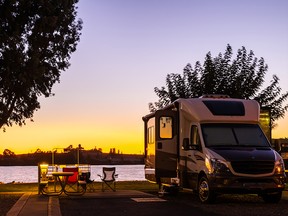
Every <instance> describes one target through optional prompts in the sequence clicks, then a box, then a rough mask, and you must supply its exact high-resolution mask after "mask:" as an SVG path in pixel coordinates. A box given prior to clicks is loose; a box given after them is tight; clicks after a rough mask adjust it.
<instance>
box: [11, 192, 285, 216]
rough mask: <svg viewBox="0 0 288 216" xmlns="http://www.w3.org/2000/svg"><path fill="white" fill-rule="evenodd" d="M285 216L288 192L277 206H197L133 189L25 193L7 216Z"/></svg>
mask: <svg viewBox="0 0 288 216" xmlns="http://www.w3.org/2000/svg"><path fill="white" fill-rule="evenodd" d="M173 214H176V215H181V216H186V215H190V216H191V215H193V216H197V215H230V216H231V215H237V216H241V215H245V216H247V215H253V216H256V215H261V216H263V215H267V216H272V215H275V216H278V215H279V216H280V215H288V191H285V192H284V194H283V198H282V200H281V201H280V202H279V203H278V204H266V203H264V202H263V201H262V199H260V198H259V197H257V196H255V195H242V196H239V195H238V196H237V195H235V196H233V195H227V196H225V195H224V196H221V197H219V199H217V202H216V204H213V205H205V204H201V203H200V202H199V200H198V198H197V197H196V196H193V195H192V194H190V193H180V194H179V195H178V196H165V197H163V198H159V197H158V196H156V195H155V194H154V195H153V194H149V193H144V192H140V191H135V190H119V191H116V192H112V191H105V192H101V191H97V192H95V193H86V194H84V195H83V196H76V197H68V196H66V195H61V196H60V197H57V196H56V197H52V196H50V197H47V196H43V195H38V194H36V193H25V194H24V195H23V196H22V197H21V198H20V199H19V200H18V201H17V203H16V204H15V205H14V207H13V208H12V209H11V210H10V211H9V212H8V214H7V216H28V215H29V216H30V215H33V216H47V215H48V216H51V215H52V216H61V215H62V216H66V215H67V216H68V215H69V216H74V215H77V216H79V215H97V216H101V215H103V216H104V215H105V216H114V215H115V216H116V215H117V216H122V215H123V216H124V215H125V216H129V215H133V216H134V215H137V216H142V215H173Z"/></svg>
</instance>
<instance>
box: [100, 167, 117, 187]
mask: <svg viewBox="0 0 288 216" xmlns="http://www.w3.org/2000/svg"><path fill="white" fill-rule="evenodd" d="M102 171H103V175H99V174H98V176H99V177H100V179H101V181H102V191H105V185H106V186H107V187H108V188H110V189H111V190H113V191H116V178H117V177H118V174H115V171H116V168H115V167H103V170H102Z"/></svg>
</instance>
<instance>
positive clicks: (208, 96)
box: [200, 94, 230, 98]
mask: <svg viewBox="0 0 288 216" xmlns="http://www.w3.org/2000/svg"><path fill="white" fill-rule="evenodd" d="M200 98H230V96H229V95H221V94H205V95H202V96H201V97H200Z"/></svg>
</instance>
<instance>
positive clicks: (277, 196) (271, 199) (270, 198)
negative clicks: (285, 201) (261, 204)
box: [261, 191, 282, 203]
mask: <svg viewBox="0 0 288 216" xmlns="http://www.w3.org/2000/svg"><path fill="white" fill-rule="evenodd" d="M261 196H262V199H263V200H264V201H265V202H266V203H278V202H279V201H280V200H281V197H282V191H279V192H275V193H266V194H262V195H261Z"/></svg>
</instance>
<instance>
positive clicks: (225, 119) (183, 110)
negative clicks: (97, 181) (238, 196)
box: [143, 97, 286, 202]
mask: <svg viewBox="0 0 288 216" xmlns="http://www.w3.org/2000/svg"><path fill="white" fill-rule="evenodd" d="M259 113H260V107H259V104H258V103H257V102H256V101H254V100H243V99H233V98H229V97H201V98H190V99H178V100H176V101H175V102H173V103H172V104H171V105H169V106H167V107H165V108H163V109H161V110H158V111H156V112H155V113H151V114H149V115H146V116H144V117H143V121H144V125H145V126H144V129H145V177H146V179H148V180H150V181H154V182H157V183H158V184H159V186H162V185H166V184H168V185H173V186H176V187H177V188H178V187H179V188H189V189H192V190H194V191H197V192H198V194H199V198H200V199H201V201H203V202H210V201H212V200H214V198H215V197H216V194H218V193H239V192H241V193H242V192H244V193H246V192H249V193H257V194H259V195H262V196H263V198H264V200H265V201H268V202H277V201H279V200H280V198H281V193H282V190H283V189H284V187H285V178H286V176H285V172H284V170H285V168H284V164H283V160H282V158H281V156H280V155H279V154H278V153H277V152H276V151H274V150H273V149H272V148H271V145H270V143H269V141H268V139H267V138H266V137H265V134H264V133H263V131H262V130H261V128H260V126H259ZM207 188H208V189H207ZM207 190H208V191H207Z"/></svg>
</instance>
